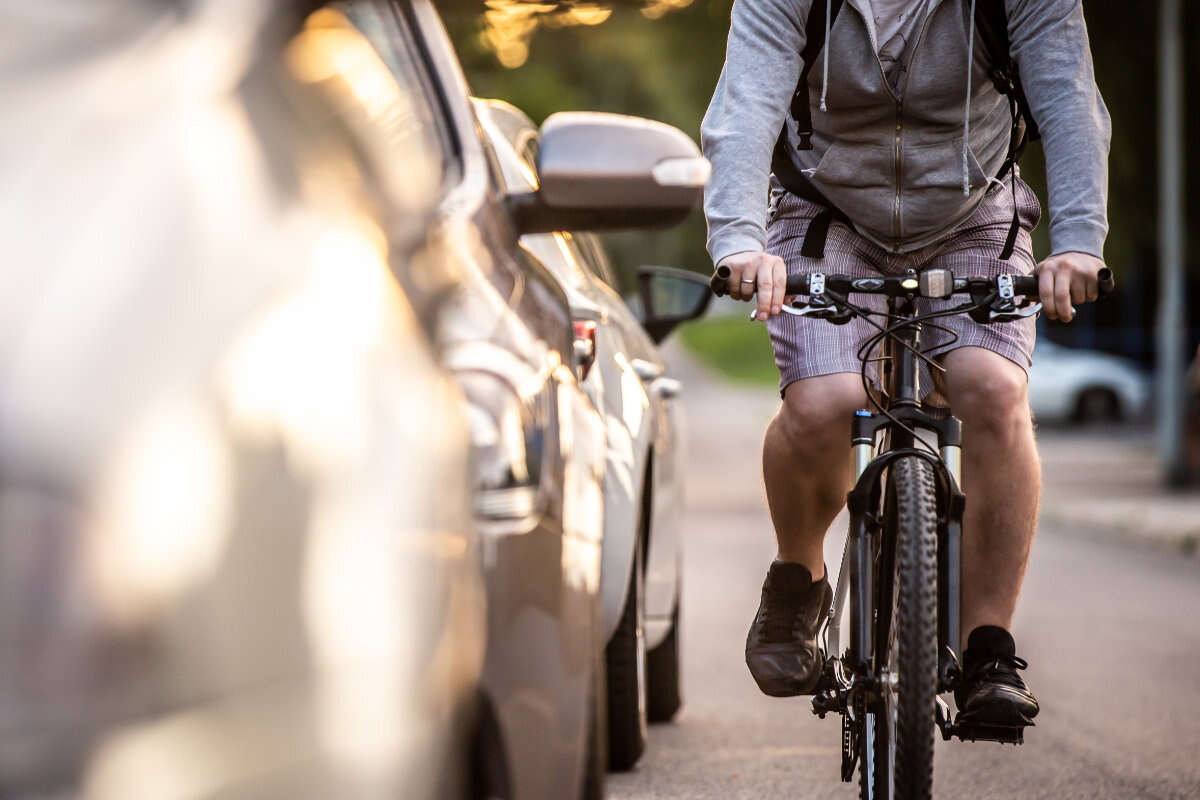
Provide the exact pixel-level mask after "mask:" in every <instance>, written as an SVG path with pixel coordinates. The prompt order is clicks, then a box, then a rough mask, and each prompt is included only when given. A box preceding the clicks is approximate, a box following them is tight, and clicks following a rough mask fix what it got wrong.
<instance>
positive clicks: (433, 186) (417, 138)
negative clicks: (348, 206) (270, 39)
mask: <svg viewBox="0 0 1200 800" xmlns="http://www.w3.org/2000/svg"><path fill="white" fill-rule="evenodd" d="M305 27H306V29H308V30H309V31H312V32H315V33H317V34H321V35H322V37H321V39H320V40H319V41H320V42H321V44H322V45H323V47H322V48H320V49H318V50H317V51H316V55H317V57H318V58H317V60H318V61H320V60H321V57H323V58H324V60H325V61H327V62H329V64H330V65H334V66H336V69H337V71H338V73H339V77H340V78H341V79H342V80H343V82H344V83H345V84H346V87H345V89H346V91H345V94H346V95H347V97H346V100H347V101H350V102H353V103H354V104H355V105H357V106H359V107H360V111H361V114H362V115H363V116H365V117H366V119H367V123H368V124H369V127H370V128H371V134H372V137H371V138H372V139H373V140H374V141H373V142H370V143H369V144H375V145H376V146H377V147H378V148H379V151H378V152H377V153H376V154H374V155H375V158H374V159H373V160H374V161H375V162H376V164H375V165H376V167H377V168H378V169H380V170H381V171H382V172H383V173H384V174H385V176H387V177H388V178H389V183H390V184H394V185H395V188H397V189H398V190H399V191H401V192H405V191H407V192H412V191H413V190H414V189H415V188H417V187H420V188H422V189H424V190H426V191H429V190H434V191H436V190H437V189H438V188H439V187H442V186H445V185H446V183H447V180H448V178H449V177H450V173H451V172H453V171H454V170H455V167H456V164H457V155H456V153H455V152H454V148H453V147H452V141H453V140H452V138H451V137H450V136H449V133H448V130H449V129H448V126H447V125H446V124H445V121H444V118H443V116H442V113H441V108H440V104H439V101H438V100H437V93H436V92H435V91H434V89H433V84H432V82H431V80H430V78H429V73H428V71H427V70H426V68H425V65H424V63H423V56H422V53H421V50H420V49H419V48H418V47H417V44H416V40H415V39H414V37H413V34H412V31H411V29H410V28H409V25H408V22H407V21H406V20H405V19H404V17H403V16H401V15H400V14H399V13H397V12H396V11H395V10H393V9H392V8H390V7H388V6H387V5H386V4H384V3H382V2H377V1H375V2H372V1H371V0H361V1H354V0H350V1H349V2H338V3H331V4H330V5H328V6H326V7H325V8H323V9H321V10H319V11H317V12H316V13H314V14H313V15H311V16H310V17H309V20H308V22H307V23H306V26H305ZM314 66H317V67H318V68H319V67H320V66H321V65H320V64H319V63H318V64H316V65H314Z"/></svg>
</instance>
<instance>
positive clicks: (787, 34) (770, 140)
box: [700, 0, 812, 263]
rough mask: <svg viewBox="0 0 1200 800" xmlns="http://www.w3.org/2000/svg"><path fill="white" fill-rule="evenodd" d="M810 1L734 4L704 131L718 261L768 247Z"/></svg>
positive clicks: (711, 248)
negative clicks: (782, 132)
mask: <svg viewBox="0 0 1200 800" xmlns="http://www.w3.org/2000/svg"><path fill="white" fill-rule="evenodd" d="M811 3H812V0H735V2H734V4H733V18H732V23H731V25H730V28H729V42H728V45H727V47H726V52H725V67H724V69H722V70H721V78H720V80H719V81H718V83H717V88H716V91H715V92H714V93H713V98H712V102H711V103H709V106H708V111H707V112H706V113H705V115H704V122H703V123H702V124H701V126H700V140H701V144H702V147H703V149H704V155H705V156H707V157H708V159H709V161H711V162H712V167H713V171H712V179H711V181H710V182H709V185H708V189H707V191H706V192H705V196H704V215H705V217H706V218H707V220H708V252H709V255H711V256H712V259H713V263H717V262H719V261H720V260H721V259H723V258H725V257H726V256H729V255H733V254H735V253H741V252H746V251H762V250H763V249H764V248H765V247H766V241H767V235H766V230H765V225H766V215H767V182H768V178H769V176H770V173H771V151H772V150H773V149H774V147H775V140H776V139H777V138H778V136H779V129H780V127H781V126H782V125H783V120H784V115H785V114H786V113H787V109H788V105H789V103H790V101H791V98H792V92H794V91H795V89H796V81H797V80H799V78H800V62H801V59H800V51H801V50H803V49H804V20H806V19H807V18H808V9H809V8H810V7H811Z"/></svg>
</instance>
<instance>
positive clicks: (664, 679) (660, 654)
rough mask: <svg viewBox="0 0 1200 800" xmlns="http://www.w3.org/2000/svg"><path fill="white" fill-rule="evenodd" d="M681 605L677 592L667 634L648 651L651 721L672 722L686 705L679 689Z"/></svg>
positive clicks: (647, 704) (648, 709) (647, 709)
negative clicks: (676, 713) (680, 708)
mask: <svg viewBox="0 0 1200 800" xmlns="http://www.w3.org/2000/svg"><path fill="white" fill-rule="evenodd" d="M679 605H680V598H679V597H678V596H677V597H676V598H675V610H674V611H673V612H671V628H670V630H668V631H667V637H666V638H665V639H663V640H662V641H661V642H659V644H658V646H657V647H655V648H654V649H652V650H650V651H649V652H647V653H646V718H647V719H649V720H650V721H651V722H670V721H671V719H672V718H673V717H674V716H675V712H677V711H679V707H680V706H681V705H683V695H682V693H681V692H680V691H679V685H680V674H679V673H680V670H679Z"/></svg>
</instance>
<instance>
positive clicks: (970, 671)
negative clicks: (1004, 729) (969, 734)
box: [954, 654, 1038, 727]
mask: <svg viewBox="0 0 1200 800" xmlns="http://www.w3.org/2000/svg"><path fill="white" fill-rule="evenodd" d="M1028 666H1029V664H1027V663H1026V662H1025V659H1023V658H1018V657H1017V656H1015V655H1008V654H1000V655H994V656H990V657H989V658H986V659H980V660H973V659H972V660H968V662H967V667H966V669H965V671H964V675H963V681H962V683H961V685H960V686H959V687H958V689H956V690H955V692H954V701H955V702H956V703H957V704H958V719H957V720H956V722H960V723H970V724H975V725H994V726H1018V727H1020V726H1025V725H1032V724H1033V718H1034V717H1036V716H1037V713H1038V701H1037V698H1035V697H1034V696H1033V692H1031V691H1029V686H1027V685H1026V683H1025V681H1024V680H1022V679H1021V676H1020V675H1018V674H1017V670H1021V669H1025V668H1027V667H1028Z"/></svg>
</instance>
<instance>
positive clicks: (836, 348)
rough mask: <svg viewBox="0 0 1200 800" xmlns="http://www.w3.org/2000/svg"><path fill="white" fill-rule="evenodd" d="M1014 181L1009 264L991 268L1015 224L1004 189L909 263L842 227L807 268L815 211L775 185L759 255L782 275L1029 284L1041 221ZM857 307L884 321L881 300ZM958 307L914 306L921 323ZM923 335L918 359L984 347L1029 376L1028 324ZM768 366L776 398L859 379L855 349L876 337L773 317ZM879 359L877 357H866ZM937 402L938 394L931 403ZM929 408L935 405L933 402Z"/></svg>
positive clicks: (959, 326)
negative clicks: (795, 387) (810, 385)
mask: <svg viewBox="0 0 1200 800" xmlns="http://www.w3.org/2000/svg"><path fill="white" fill-rule="evenodd" d="M1013 180H1015V181H1016V203H1017V214H1018V217H1019V220H1020V230H1019V231H1018V233H1017V240H1016V247H1015V249H1014V250H1013V254H1012V256H1010V257H1009V259H1008V260H1007V261H1001V260H1000V259H999V255H1000V250H1001V248H1003V246H1004V241H1005V239H1006V238H1007V237H1008V232H1009V228H1010V227H1011V226H1012V217H1013V190H1012V188H1011V187H1010V185H1009V184H1008V183H1007V182H1005V183H1004V185H1003V186H999V185H995V184H993V185H992V187H991V189H990V190H989V191H988V192H987V194H986V195H984V199H983V201H982V202H981V203H980V204H979V206H978V207H977V208H976V209H975V211H974V212H973V213H972V214H971V215H970V216H969V217H967V219H965V220H963V222H962V223H960V224H959V225H958V226H957V227H955V228H954V230H952V231H951V232H950V233H949V234H948V235H947V236H946V238H945V239H943V240H942V241H940V242H937V243H935V244H931V245H928V246H926V247H923V248H921V249H920V250H916V251H914V252H911V253H903V254H895V253H889V252H888V251H886V250H884V249H883V248H882V247H880V246H879V245H877V244H875V243H874V242H872V241H870V240H868V239H866V238H864V237H862V236H860V235H859V234H858V233H856V232H855V231H854V230H852V229H851V228H849V227H848V226H846V225H843V224H842V223H840V222H834V223H833V224H832V225H830V227H829V236H828V238H827V239H826V242H825V258H823V259H813V258H807V257H805V256H802V255H800V248H801V246H802V245H803V243H804V235H805V233H806V232H807V230H808V226H809V223H810V222H811V221H812V219H813V217H815V216H816V215H817V214H818V213H819V212H820V211H821V207H820V206H818V205H816V204H814V203H811V202H809V201H807V200H804V199H802V198H799V197H796V196H795V195H793V194H791V193H789V192H787V191H786V190H783V189H782V188H780V187H779V186H778V185H774V184H773V189H772V192H771V208H770V211H769V214H768V222H767V252H769V253H772V254H773V255H777V256H779V257H780V258H782V259H783V261H784V263H785V264H787V269H788V274H793V273H798V272H824V273H825V274H827V275H835V274H838V275H849V276H850V277H852V278H868V277H878V276H879V275H901V274H903V273H904V271H905V270H908V269H916V270H922V269H928V268H934V267H942V268H949V269H951V270H953V272H954V275H955V277H971V276H974V275H984V276H994V275H1000V274H1004V273H1007V274H1011V275H1017V274H1021V275H1028V274H1030V273H1032V272H1033V270H1034V268H1035V266H1036V262H1035V261H1034V258H1033V245H1032V242H1031V240H1030V237H1029V232H1030V231H1031V230H1033V228H1034V226H1036V225H1037V222H1038V219H1039V218H1040V217H1041V206H1040V205H1039V204H1038V199H1037V195H1035V194H1034V193H1033V190H1032V189H1030V188H1029V187H1028V186H1027V185H1026V184H1025V182H1024V181H1022V180H1021V179H1020V178H1017V177H1014V178H1013ZM853 299H854V302H855V303H856V304H857V305H861V306H865V307H867V308H872V309H875V310H877V311H883V310H884V309H885V308H886V299H885V298H883V297H881V296H874V295H856V296H855V297H854V298H853ZM965 300H966V298H965V297H964V296H956V297H953V298H951V299H949V300H930V299H920V300H918V309H919V311H920V312H921V313H923V314H924V313H928V312H931V311H937V310H940V309H944V308H950V307H953V306H955V305H959V304H961V303H963V302H964V301H965ZM936 325H937V326H938V327H935V326H934V325H933V324H928V325H926V326H925V328H924V330H923V332H922V335H921V342H922V349H924V350H926V351H936V353H935V355H944V354H946V353H948V352H950V351H951V350H954V349H956V348H959V347H982V348H985V349H987V350H991V351H992V352H994V353H999V354H1000V355H1002V356H1004V357H1005V358H1007V359H1008V360H1010V361H1012V362H1013V363H1015V364H1017V365H1018V366H1020V367H1021V368H1022V369H1024V370H1026V371H1027V372H1028V370H1029V367H1030V366H1031V365H1032V364H1033V358H1032V356H1033V342H1034V336H1035V325H1036V323H1035V321H1034V319H1033V318H1029V319H1023V320H1019V321H1017V322H1006V323H998V324H991V325H981V324H979V323H977V322H975V321H974V320H972V319H971V318H970V317H968V316H967V315H965V314H957V315H954V316H950V317H944V318H942V319H939V320H937V322H936ZM767 330H768V331H769V332H770V334H771V346H772V347H773V348H774V351H775V364H776V366H778V367H779V390H780V393H781V394H782V392H783V391H784V390H785V389H787V387H788V384H790V383H792V382H793V381H798V380H800V379H802V378H812V377H815V376H817V375H830V374H833V373H837V372H852V373H855V374H857V373H859V372H860V371H861V370H862V362H861V361H859V359H858V357H857V353H858V351H859V348H860V347H861V346H862V345H863V343H865V342H866V340H867V339H869V338H870V337H871V336H872V335H873V334H875V333H877V330H876V329H875V328H874V327H873V326H871V324H870V323H868V322H866V321H865V320H863V319H860V318H858V317H855V318H854V319H852V320H850V321H849V322H848V323H846V324H845V325H833V324H831V323H829V322H826V321H824V320H817V319H808V318H804V317H796V316H793V315H791V314H778V315H776V316H773V317H771V318H770V319H769V320H768V321H767ZM878 355H881V353H879V352H878V351H876V352H874V353H872V356H878ZM922 372H923V374H922V376H921V385H922V386H923V387H925V388H926V389H927V390H929V389H933V388H936V387H935V383H934V381H933V380H932V379H931V376H930V375H929V373H928V371H927V369H926V368H925V367H924V365H922ZM876 373H877V370H876V369H875V364H873V363H872V364H868V372H867V375H868V377H869V378H870V379H871V380H872V381H875V380H876V378H877V374H876ZM939 394H940V393H939ZM926 399H927V401H928V402H931V403H934V404H942V403H941V398H940V397H938V396H937V395H935V396H933V397H927V398H926Z"/></svg>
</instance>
